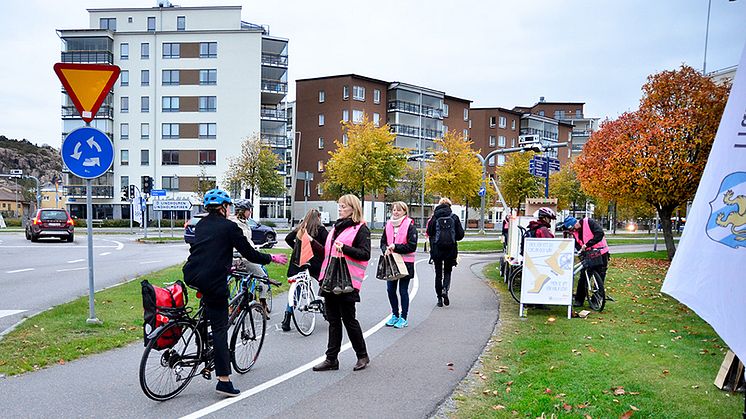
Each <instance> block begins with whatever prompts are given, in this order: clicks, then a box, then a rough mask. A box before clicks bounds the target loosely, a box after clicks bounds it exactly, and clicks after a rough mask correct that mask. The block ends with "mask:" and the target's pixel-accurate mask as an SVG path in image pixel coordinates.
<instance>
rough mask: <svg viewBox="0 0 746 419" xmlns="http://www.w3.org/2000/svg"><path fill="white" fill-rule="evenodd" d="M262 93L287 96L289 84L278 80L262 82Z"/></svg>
mask: <svg viewBox="0 0 746 419" xmlns="http://www.w3.org/2000/svg"><path fill="white" fill-rule="evenodd" d="M262 92H267V93H278V94H283V95H285V94H287V92H288V84H287V82H282V81H276V80H262Z"/></svg>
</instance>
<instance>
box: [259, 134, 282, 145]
mask: <svg viewBox="0 0 746 419" xmlns="http://www.w3.org/2000/svg"><path fill="white" fill-rule="evenodd" d="M261 138H262V142H264V143H265V144H269V145H270V146H272V147H281V148H286V147H288V138H287V137H286V136H284V135H277V134H264V133H262V134H261Z"/></svg>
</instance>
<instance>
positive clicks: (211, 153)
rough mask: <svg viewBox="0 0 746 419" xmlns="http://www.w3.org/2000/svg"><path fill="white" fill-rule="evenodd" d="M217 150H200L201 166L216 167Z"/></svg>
mask: <svg viewBox="0 0 746 419" xmlns="http://www.w3.org/2000/svg"><path fill="white" fill-rule="evenodd" d="M215 161H216V158H215V150H200V151H199V164H206V165H211V166H212V165H215Z"/></svg>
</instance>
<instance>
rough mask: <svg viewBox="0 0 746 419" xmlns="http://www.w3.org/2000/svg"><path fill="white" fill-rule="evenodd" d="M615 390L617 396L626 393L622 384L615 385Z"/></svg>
mask: <svg viewBox="0 0 746 419" xmlns="http://www.w3.org/2000/svg"><path fill="white" fill-rule="evenodd" d="M613 390H614V395H615V396H622V395H624V393H626V392H625V391H624V387H621V386H619V387H615V388H614V389H613Z"/></svg>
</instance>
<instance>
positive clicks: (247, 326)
mask: <svg viewBox="0 0 746 419" xmlns="http://www.w3.org/2000/svg"><path fill="white" fill-rule="evenodd" d="M266 328H267V320H266V319H265V318H264V309H263V308H262V305H261V304H259V303H258V302H252V303H251V304H249V308H248V310H246V311H244V312H243V313H241V316H240V317H239V318H238V322H237V323H236V326H235V327H234V328H233V334H232V336H231V345H230V351H231V363H232V364H233V368H235V370H236V372H238V373H241V374H245V373H247V372H249V370H250V369H251V367H253V366H254V363H256V360H257V358H259V352H260V351H261V350H262V344H264V335H265V332H266Z"/></svg>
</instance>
